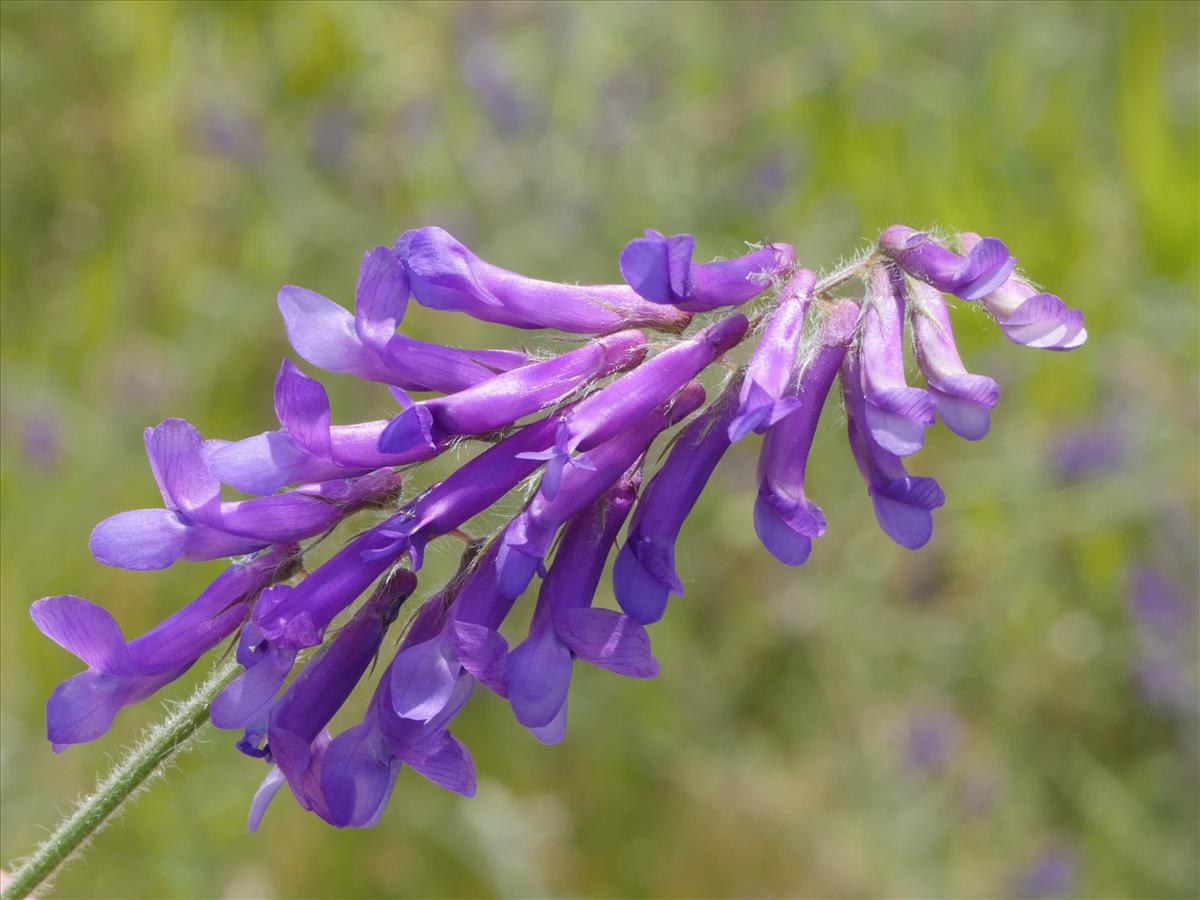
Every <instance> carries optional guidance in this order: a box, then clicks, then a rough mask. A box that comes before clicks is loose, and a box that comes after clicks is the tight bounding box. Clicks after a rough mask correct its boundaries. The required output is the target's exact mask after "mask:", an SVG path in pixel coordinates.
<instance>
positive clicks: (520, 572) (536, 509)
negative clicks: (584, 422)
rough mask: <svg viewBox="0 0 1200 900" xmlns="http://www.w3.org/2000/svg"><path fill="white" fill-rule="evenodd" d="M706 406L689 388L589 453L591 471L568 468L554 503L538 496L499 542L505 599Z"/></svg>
mask: <svg viewBox="0 0 1200 900" xmlns="http://www.w3.org/2000/svg"><path fill="white" fill-rule="evenodd" d="M703 402H704V388H703V387H702V386H701V385H699V384H697V383H695V382H693V383H691V384H689V385H687V386H685V387H684V388H683V389H681V390H680V391H679V393H678V394H677V395H676V396H675V397H673V398H671V399H670V400H668V401H667V402H665V403H662V404H660V405H659V406H658V408H656V409H654V410H652V411H651V412H650V413H649V414H647V415H644V416H642V417H641V418H640V419H637V420H634V421H627V422H626V423H624V428H623V430H622V431H621V433H620V434H618V435H616V436H615V437H613V438H611V439H610V440H608V441H607V442H605V443H603V444H601V445H600V446H598V447H596V448H595V449H594V450H593V451H592V452H591V453H590V454H588V459H587V465H586V466H580V465H577V464H574V463H573V464H571V465H569V466H568V467H567V469H566V471H565V472H564V473H563V477H562V484H561V487H560V489H559V490H558V491H557V492H555V495H554V497H553V498H551V497H548V496H546V494H545V493H544V492H542V491H539V492H538V493H537V494H536V495H534V498H533V499H532V500H531V501H530V502H529V505H528V506H526V507H525V509H524V510H522V511H521V513H520V514H519V515H517V517H516V518H514V519H513V520H512V521H511V522H510V523H509V524H508V527H507V528H505V530H504V532H503V534H502V536H501V538H500V550H499V555H498V557H497V568H498V570H499V573H500V590H501V591H502V592H503V593H504V594H505V596H509V597H518V596H520V595H521V592H522V591H524V590H525V588H526V586H527V585H528V584H529V581H530V579H531V578H533V574H534V572H535V571H537V569H538V567H539V566H541V564H542V560H543V559H544V558H545V555H546V552H547V551H548V550H549V549H550V545H551V543H552V542H553V541H554V535H555V534H556V533H557V531H558V529H559V527H560V526H561V525H562V524H563V523H564V522H566V521H567V520H568V519H570V518H571V517H572V516H574V515H576V514H577V513H579V512H580V511H581V510H582V509H583V508H584V507H586V506H587V505H588V504H590V503H592V502H593V501H595V499H596V498H597V497H599V496H600V495H601V494H602V493H604V491H605V490H606V489H607V488H608V487H609V485H611V484H612V483H613V482H615V481H616V480H617V479H618V478H619V477H620V476H621V473H622V472H624V471H625V470H627V469H628V468H629V467H630V466H631V465H633V464H634V462H635V461H636V460H637V459H638V458H639V457H640V456H641V455H642V454H643V453H645V452H646V449H647V448H648V447H649V446H650V444H651V442H653V440H654V439H655V438H656V437H657V436H658V435H659V433H660V432H662V431H663V430H664V429H666V428H669V427H670V426H672V425H674V424H675V423H676V422H679V421H681V420H683V419H685V418H686V417H688V416H690V415H691V414H692V413H693V412H695V411H696V409H697V408H699V406H700V405H701V404H702V403H703ZM577 409H578V408H577Z"/></svg>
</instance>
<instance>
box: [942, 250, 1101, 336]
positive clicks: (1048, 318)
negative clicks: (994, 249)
mask: <svg viewBox="0 0 1200 900" xmlns="http://www.w3.org/2000/svg"><path fill="white" fill-rule="evenodd" d="M987 240H990V239H989V238H981V237H980V236H979V235H977V234H975V233H974V232H973V231H964V232H962V233H960V234H959V235H958V243H959V246H960V247H962V248H963V250H965V251H967V252H968V253H972V254H973V253H975V252H976V249H977V248H978V247H980V246H981V245H983V244H984V243H985V242H986V241H987ZM979 299H980V300H981V301H982V303H983V305H984V307H986V308H987V311H988V312H989V313H991V314H992V317H993V318H994V319H995V320H996V322H997V323H998V324H999V325H1000V330H1001V331H1002V332H1004V336H1005V337H1006V338H1008V339H1009V340H1010V341H1012V342H1013V343H1014V344H1024V345H1025V346H1027V347H1035V348H1037V349H1040V350H1074V349H1075V348H1077V347H1082V346H1083V344H1084V342H1085V341H1087V329H1086V328H1084V327H1083V313H1082V312H1080V311H1079V310H1077V309H1072V308H1071V307H1069V306H1067V304H1065V303H1064V302H1063V301H1062V300H1061V299H1060V298H1059V297H1057V296H1055V295H1054V294H1045V293H1039V292H1038V290H1037V288H1035V287H1034V286H1033V285H1032V284H1030V283H1029V282H1028V281H1027V280H1026V279H1025V278H1024V277H1022V276H1021V275H1013V276H1012V277H1011V278H1009V279H1008V280H1007V281H1006V282H1004V283H1003V284H1002V285H1000V286H998V287H996V288H995V289H994V290H992V291H990V292H988V293H987V294H984V295H982V296H981V297H980V298H979Z"/></svg>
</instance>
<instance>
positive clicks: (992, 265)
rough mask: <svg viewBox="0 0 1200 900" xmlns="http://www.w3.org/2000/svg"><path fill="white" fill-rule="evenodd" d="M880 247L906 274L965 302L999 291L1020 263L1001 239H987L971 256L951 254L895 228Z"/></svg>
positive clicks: (922, 237) (918, 233)
mask: <svg viewBox="0 0 1200 900" xmlns="http://www.w3.org/2000/svg"><path fill="white" fill-rule="evenodd" d="M879 246H880V249H882V250H883V252H884V253H886V254H887V255H888V256H890V257H891V258H892V259H894V260H895V261H896V262H897V263H898V264H899V265H900V267H901V268H902V269H904V271H905V272H907V273H908V274H909V275H911V276H912V277H913V278H918V279H920V280H921V281H924V282H926V283H927V284H931V285H933V286H934V287H935V288H937V289H938V290H939V291H941V292H942V293H945V294H954V296H956V297H961V298H962V299H963V300H978V299H980V298H981V297H985V296H987V295H988V294H990V293H992V291H994V290H996V289H997V288H998V287H1000V286H1001V285H1002V284H1004V282H1005V281H1007V280H1008V276H1009V275H1010V274H1011V273H1012V270H1013V267H1014V266H1015V265H1016V264H1017V261H1016V260H1015V259H1013V258H1012V257H1011V256H1009V254H1008V247H1006V246H1005V245H1004V242H1003V241H1001V240H998V239H997V238H983V239H980V240H978V241H977V242H976V243H975V244H974V245H973V246H971V247H969V248H968V247H964V248H963V249H965V250H966V251H967V256H965V257H962V256H959V255H958V254H957V253H952V252H951V251H949V250H947V249H946V248H945V247H943V246H942V245H941V244H939V243H938V242H937V241H935V240H934V239H933V238H932V237H930V236H929V235H928V234H926V233H925V232H923V231H915V230H914V229H912V228H909V227H908V226H907V225H893V226H891V227H890V228H888V229H886V230H885V231H884V232H883V234H881V235H880V236H879Z"/></svg>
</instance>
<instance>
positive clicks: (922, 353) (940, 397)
mask: <svg viewBox="0 0 1200 900" xmlns="http://www.w3.org/2000/svg"><path fill="white" fill-rule="evenodd" d="M910 289H911V292H910V294H909V311H910V315H911V317H912V328H913V338H914V340H915V342H916V346H917V364H918V365H919V366H920V367H921V373H922V374H923V375H924V376H925V381H926V383H927V384H928V385H929V393H930V394H931V395H932V396H933V403H934V406H936V407H937V411H938V415H940V416H941V417H942V421H943V422H945V423H946V427H947V428H949V429H950V430H951V431H953V432H954V433H955V434H957V435H958V436H959V437H962V438H966V439H967V440H969V441H978V440H980V439H981V438H982V437H983V436H984V435H986V434H987V433H988V428H989V427H990V425H991V416H990V413H989V410H991V408H992V407H993V406H995V405H996V401H997V400H998V399H999V398H1000V386H999V385H998V384H996V382H994V381H992V379H990V378H988V377H986V376H984V375H972V374H970V373H969V372H968V371H967V369H966V367H965V366H964V365H963V362H962V358H961V357H960V356H959V355H958V347H957V346H956V345H955V343H954V331H953V329H952V328H951V327H950V313H949V311H948V310H947V309H946V301H945V298H943V297H942V294H941V292H940V291H938V290H937V289H936V288H932V287H929V286H928V285H927V284H924V283H923V282H919V281H914V282H912V284H911V285H910Z"/></svg>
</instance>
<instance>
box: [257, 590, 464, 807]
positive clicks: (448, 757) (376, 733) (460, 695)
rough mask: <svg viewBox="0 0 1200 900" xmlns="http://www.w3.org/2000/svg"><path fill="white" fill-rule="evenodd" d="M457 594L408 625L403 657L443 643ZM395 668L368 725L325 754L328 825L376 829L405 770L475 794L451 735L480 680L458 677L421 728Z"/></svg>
mask: <svg viewBox="0 0 1200 900" xmlns="http://www.w3.org/2000/svg"><path fill="white" fill-rule="evenodd" d="M455 590H456V584H455V583H454V582H452V583H451V585H448V586H447V587H446V588H445V589H443V590H442V591H441V592H439V593H438V594H435V595H434V596H433V597H430V598H429V600H427V601H426V602H425V604H424V605H423V606H422V607H421V609H420V611H419V612H418V613H417V615H416V616H415V617H414V618H413V620H412V622H411V623H410V624H409V627H408V631H407V632H406V634H405V636H404V641H403V643H402V645H401V647H400V650H399V651H398V653H397V656H399V655H400V654H402V653H404V652H405V651H406V650H407V649H408V648H409V647H412V646H415V645H417V644H422V643H425V642H426V641H429V640H431V639H432V638H434V637H436V635H437V634H438V632H439V630H440V629H441V627H442V625H443V623H444V621H445V616H446V607H447V606H448V605H449V604H450V602H451V601H452V599H453V596H454V592H455ZM394 666H395V661H394V660H393V662H391V663H389V664H388V667H387V668H386V669H385V670H384V672H383V674H382V676H381V677H380V679H379V685H378V687H377V688H376V689H375V694H374V696H372V698H371V701H370V703H369V704H368V706H367V710H366V714H365V715H364V717H363V720H362V721H361V722H360V723H359V724H357V725H354V726H352V727H351V728H348V729H347V730H346V731H344V732H342V733H341V734H339V735H338V736H337V737H335V738H334V739H333V741H332V742H331V743H330V744H329V746H328V748H327V749H326V750H325V756H324V765H323V766H322V770H321V782H320V783H321V790H322V792H323V793H324V797H325V804H326V809H327V810H328V821H330V822H331V823H332V824H334V825H337V826H339V827H347V826H350V827H357V828H362V827H367V826H370V825H373V824H374V823H375V822H377V821H378V820H379V817H380V816H381V815H382V814H383V811H384V809H385V808H386V807H387V802H388V799H389V798H390V796H391V793H392V788H393V786H394V785H395V783H396V778H397V776H399V774H400V769H401V767H402V766H403V765H404V764H407V765H409V766H410V767H412V768H413V769H414V770H416V771H417V772H419V773H420V774H422V775H424V776H425V777H426V778H429V779H430V780H431V781H433V782H434V783H435V784H439V785H440V786H442V787H444V788H446V789H447V790H450V791H455V792H456V793H460V794H463V795H464V796H467V797H470V796H472V795H474V793H475V767H474V763H473V762H472V760H471V755H470V753H468V752H467V749H466V747H464V746H463V745H462V744H461V743H460V742H459V741H458V740H457V739H456V738H454V737H453V736H452V735H451V734H450V732H449V730H448V726H449V723H450V721H451V720H452V719H453V718H454V716H455V715H457V714H458V712H459V710H461V709H462V707H463V705H464V704H465V703H466V702H467V700H468V698H469V697H470V695H471V690H472V687H473V686H474V679H473V678H472V677H470V676H469V675H464V676H463V677H460V678H458V679H457V680H456V681H455V683H454V686H453V688H452V690H451V696H450V697H448V698H447V702H446V703H445V704H443V706H442V707H441V709H440V710H439V712H438V714H437V715H435V716H433V717H432V718H430V719H429V720H427V721H421V722H418V721H415V720H413V719H405V718H402V717H401V716H399V715H398V714H397V713H396V711H395V708H394V701H393V695H392V681H393V678H392V672H393V667H394ZM255 824H257V823H255Z"/></svg>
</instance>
